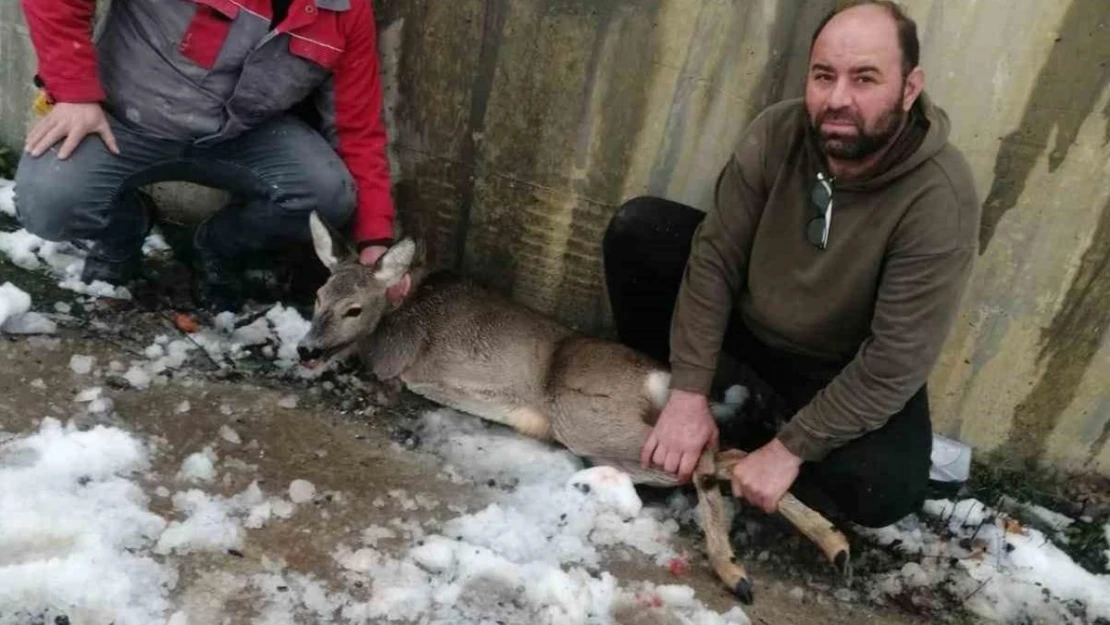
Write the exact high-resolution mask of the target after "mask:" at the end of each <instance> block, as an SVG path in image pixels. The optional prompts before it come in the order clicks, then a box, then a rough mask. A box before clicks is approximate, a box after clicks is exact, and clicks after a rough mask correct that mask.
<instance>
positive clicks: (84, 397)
mask: <svg viewBox="0 0 1110 625" xmlns="http://www.w3.org/2000/svg"><path fill="white" fill-rule="evenodd" d="M103 391H104V389H102V388H100V387H99V386H94V387H92V388H87V389H85V390H83V391H81V392H80V393H77V397H74V398H73V401H75V402H80V403H86V402H91V401H93V400H95V399H99V398H100V394H101V393H102V392H103Z"/></svg>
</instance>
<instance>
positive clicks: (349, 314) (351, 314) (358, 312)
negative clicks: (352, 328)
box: [343, 306, 362, 317]
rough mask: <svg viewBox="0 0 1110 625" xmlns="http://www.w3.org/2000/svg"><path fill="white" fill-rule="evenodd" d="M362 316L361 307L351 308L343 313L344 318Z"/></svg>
mask: <svg viewBox="0 0 1110 625" xmlns="http://www.w3.org/2000/svg"><path fill="white" fill-rule="evenodd" d="M361 314H362V306H351V307H350V308H348V309H347V312H345V313H343V316H344V317H357V316H359V315H361Z"/></svg>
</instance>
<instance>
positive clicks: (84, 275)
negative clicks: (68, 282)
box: [81, 242, 143, 286]
mask: <svg viewBox="0 0 1110 625" xmlns="http://www.w3.org/2000/svg"><path fill="white" fill-rule="evenodd" d="M142 263H143V254H142V244H141V243H140V244H139V247H138V248H135V247H133V246H131V245H127V246H126V247H123V248H122V249H121V247H119V246H114V245H108V244H105V243H103V242H96V243H93V244H92V246H91V247H90V248H89V254H88V256H86V257H85V267H84V269H82V270H81V282H84V283H85V284H92V283H93V282H96V281H100V282H107V283H108V284H111V285H112V286H126V285H128V284H130V283H132V282H134V281H135V280H136V279H137V278H138V277H139V276H140V275H141V274H142Z"/></svg>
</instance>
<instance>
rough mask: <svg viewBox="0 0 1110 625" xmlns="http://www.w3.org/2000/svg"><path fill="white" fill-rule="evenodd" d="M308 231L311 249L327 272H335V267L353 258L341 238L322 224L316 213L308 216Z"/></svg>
mask: <svg viewBox="0 0 1110 625" xmlns="http://www.w3.org/2000/svg"><path fill="white" fill-rule="evenodd" d="M308 229H309V230H310V231H311V232H312V247H313V248H315V250H316V256H317V257H318V258H319V259H320V262H321V263H323V264H324V266H325V267H327V268H328V271H335V267H336V265H339V264H340V263H343V262H347V261H349V260H351V259H353V258H354V252H353V251H352V250H351V248H350V246H348V245H347V243H346V242H345V241H344V240H343V237H341V236H339V234H338V233H336V232H335V231H334V230H332V229H331V227H329V226H328V225H327V224H326V223H324V220H322V219H320V216H319V215H317V214H316V211H312V212H311V213H310V214H309V215H308Z"/></svg>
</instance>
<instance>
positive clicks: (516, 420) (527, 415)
mask: <svg viewBox="0 0 1110 625" xmlns="http://www.w3.org/2000/svg"><path fill="white" fill-rule="evenodd" d="M408 388H409V390H410V391H412V392H413V393H416V394H417V395H420V396H421V397H424V398H426V399H430V400H432V401H434V402H436V403H439V404H443V405H444V406H447V407H449V408H454V409H455V410H461V411H462V412H466V413H469V414H472V415H474V416H476V417H480V418H482V419H485V420H486V421H492V422H494V423H500V424H502V425H507V426H509V427H511V428H513V429H514V430H516V431H517V432H520V433H521V434H523V435H525V436H528V437H531V438H537V439H540V440H550V439H551V421H550V420H549V419H548V418H547V416H546V415H545V414H544V413H543V412H542V411H540V410H538V409H536V408H533V407H531V406H519V405H514V402H513V401H512V400H511V399H507V398H503V397H500V396H498V394H496V393H491V392H480V391H472V390H469V389H460V388H456V387H452V386H447V385H444V384H428V383H409V384H408Z"/></svg>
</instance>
